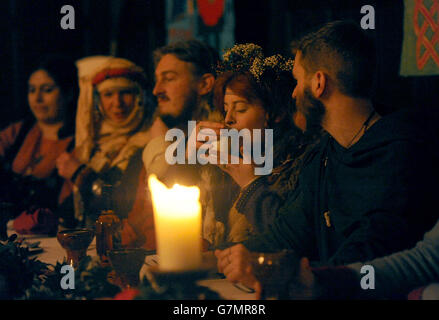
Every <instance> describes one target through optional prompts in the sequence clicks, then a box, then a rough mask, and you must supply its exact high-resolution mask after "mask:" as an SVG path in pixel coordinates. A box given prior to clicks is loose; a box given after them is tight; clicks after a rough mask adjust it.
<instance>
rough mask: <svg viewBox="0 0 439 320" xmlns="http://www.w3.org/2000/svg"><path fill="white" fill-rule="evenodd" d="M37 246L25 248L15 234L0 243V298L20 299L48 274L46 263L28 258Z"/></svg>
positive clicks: (36, 244)
mask: <svg viewBox="0 0 439 320" xmlns="http://www.w3.org/2000/svg"><path fill="white" fill-rule="evenodd" d="M38 245H39V243H35V244H33V245H27V246H25V245H23V243H22V242H21V241H18V240H17V235H15V234H14V235H12V236H10V237H9V238H8V239H7V240H6V241H0V298H2V299H16V298H20V297H21V296H22V295H23V294H24V293H25V291H26V290H27V289H28V288H30V287H32V286H33V285H35V284H38V283H40V282H41V281H42V279H43V278H44V275H45V274H46V273H47V272H49V268H48V265H47V264H46V263H43V262H41V261H39V260H37V259H36V258H35V257H34V258H31V257H30V256H31V255H32V252H31V249H32V248H34V247H38Z"/></svg>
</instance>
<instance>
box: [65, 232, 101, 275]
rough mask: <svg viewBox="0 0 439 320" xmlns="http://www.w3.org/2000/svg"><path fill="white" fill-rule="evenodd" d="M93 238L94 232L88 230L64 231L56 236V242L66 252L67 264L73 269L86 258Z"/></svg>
mask: <svg viewBox="0 0 439 320" xmlns="http://www.w3.org/2000/svg"><path fill="white" fill-rule="evenodd" d="M93 238H94V231H93V230H90V229H66V230H63V231H59V232H58V234H57V239H58V242H59V243H60V244H61V247H63V248H64V249H65V250H66V253H67V262H68V263H69V264H70V265H72V266H73V267H74V268H76V267H77V266H78V265H79V262H80V261H81V260H82V259H83V258H84V257H86V256H87V249H88V247H89V246H90V243H91V242H92V241H93Z"/></svg>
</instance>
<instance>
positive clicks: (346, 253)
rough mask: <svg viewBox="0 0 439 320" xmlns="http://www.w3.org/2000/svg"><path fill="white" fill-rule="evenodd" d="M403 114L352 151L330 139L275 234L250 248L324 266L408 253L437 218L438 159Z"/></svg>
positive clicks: (309, 162)
mask: <svg viewBox="0 0 439 320" xmlns="http://www.w3.org/2000/svg"><path fill="white" fill-rule="evenodd" d="M424 138H425V137H424V136H423V134H421V132H420V131H418V130H417V127H416V126H412V125H411V124H410V116H409V114H406V113H404V112H402V113H399V112H398V113H396V114H393V115H390V116H387V117H383V118H381V119H380V120H379V121H377V122H376V123H375V124H374V125H373V126H372V127H371V128H369V129H368V130H367V131H366V133H365V134H364V135H363V137H362V138H361V139H360V141H359V142H357V143H356V144H355V145H353V146H352V147H351V148H349V149H345V148H343V147H342V146H341V145H339V144H338V143H337V142H336V141H335V140H334V139H333V138H332V137H330V136H329V135H328V136H325V137H323V138H322V139H321V142H320V143H319V144H318V145H317V146H316V147H315V148H314V149H313V150H312V151H311V152H310V153H309V154H308V156H307V158H306V159H305V164H304V168H303V169H302V172H301V175H300V177H299V188H298V189H297V192H295V193H294V194H293V195H292V196H291V197H290V198H289V199H288V201H287V202H286V204H285V206H284V207H283V208H282V209H281V210H280V214H279V217H278V218H277V219H276V221H275V222H274V223H273V224H272V225H271V226H270V228H269V231H268V232H267V233H266V234H264V235H263V236H262V237H259V238H251V239H249V240H248V241H246V242H244V245H245V246H246V247H247V248H249V249H250V250H252V251H277V250H279V249H283V248H287V249H292V250H294V251H296V252H297V253H298V254H299V255H302V256H307V257H309V258H310V259H311V260H314V261H315V262H317V263H318V264H324V265H328V264H345V263H350V262H356V261H365V260H369V259H373V258H375V257H378V256H383V255H387V254H389V253H392V252H395V251H399V250H402V249H406V248H410V247H413V246H414V245H415V243H416V242H417V241H419V240H420V239H421V238H422V235H423V234H424V233H425V232H426V231H427V230H428V229H430V228H431V227H432V226H433V224H434V222H435V221H436V220H437V218H438V215H439V212H438V211H437V210H432V209H431V206H432V203H433V199H434V198H433V197H434V191H435V190H434V189H435V188H434V185H435V183H436V181H437V178H436V177H437V175H436V173H435V172H434V166H433V164H434V159H433V157H432V155H431V152H430V151H431V146H430V145H429V144H428V143H427V141H426V140H425V139H424Z"/></svg>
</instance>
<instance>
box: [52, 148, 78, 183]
mask: <svg viewBox="0 0 439 320" xmlns="http://www.w3.org/2000/svg"><path fill="white" fill-rule="evenodd" d="M81 164H82V163H81V162H80V161H79V160H78V159H77V158H76V157H75V156H73V155H72V154H70V153H68V152H63V153H62V154H61V155H60V156H59V157H58V158H57V159H56V167H57V169H58V174H59V175H60V176H61V177H63V178H64V179H71V178H72V176H73V174H74V173H75V171H76V170H77V169H78V168H79V166H80V165H81Z"/></svg>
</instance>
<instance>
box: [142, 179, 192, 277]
mask: <svg viewBox="0 0 439 320" xmlns="http://www.w3.org/2000/svg"><path fill="white" fill-rule="evenodd" d="M148 185H149V189H150V191H151V197H152V204H153V208H154V221H155V229H156V237H157V253H158V256H159V266H160V269H162V270H168V271H181V270H190V269H195V268H197V267H199V265H200V263H201V204H200V202H199V198H200V190H199V189H198V187H185V186H181V185H178V184H175V185H174V186H173V187H172V188H170V189H169V188H167V187H166V185H164V184H163V183H162V182H160V181H159V180H158V179H157V177H156V176H155V175H150V176H149V178H148Z"/></svg>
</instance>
